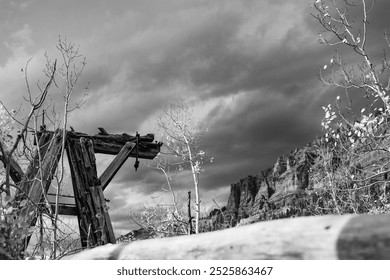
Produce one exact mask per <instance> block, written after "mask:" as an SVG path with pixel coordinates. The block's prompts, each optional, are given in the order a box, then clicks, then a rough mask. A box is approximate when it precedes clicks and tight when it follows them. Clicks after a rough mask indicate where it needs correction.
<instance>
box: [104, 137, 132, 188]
mask: <svg viewBox="0 0 390 280" xmlns="http://www.w3.org/2000/svg"><path fill="white" fill-rule="evenodd" d="M135 146H136V144H135V143H134V142H127V143H126V144H125V145H124V146H123V148H122V149H121V150H120V151H119V153H118V154H117V156H116V157H115V158H114V160H113V161H112V162H111V163H110V165H109V166H108V167H107V168H106V170H104V172H103V174H102V175H101V176H100V177H99V180H100V183H101V186H102V189H103V191H104V189H105V188H106V187H107V185H108V184H109V183H110V182H111V180H112V178H114V176H115V174H116V173H117V172H118V170H119V169H120V168H121V167H122V165H123V164H124V163H125V161H126V160H127V158H128V157H129V155H130V153H131V152H132V151H133V149H134V148H135Z"/></svg>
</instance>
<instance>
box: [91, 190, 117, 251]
mask: <svg viewBox="0 0 390 280" xmlns="http://www.w3.org/2000/svg"><path fill="white" fill-rule="evenodd" d="M96 190H97V192H98V196H99V198H100V204H101V205H102V212H103V215H104V228H105V230H106V235H107V238H108V240H107V241H108V243H111V244H115V243H116V238H115V234H114V228H113V227H112V223H111V218H110V215H109V213H108V206H107V204H106V200H105V199H104V194H103V189H102V187H101V186H99V185H97V186H96Z"/></svg>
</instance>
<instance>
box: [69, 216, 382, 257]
mask: <svg viewBox="0 0 390 280" xmlns="http://www.w3.org/2000/svg"><path fill="white" fill-rule="evenodd" d="M62 259H70V260H79V259H91V260H92V259H93V260H109V259H115V260H130V259H141V260H147V259H149V260H150V259H154V260H159V259H160V260H162V259H277V260H281V259H390V214H386V215H361V216H357V215H343V216H320V217H301V218H291V219H280V220H274V221H267V222H259V223H255V224H251V225H245V226H240V227H235V228H231V229H226V230H221V231H214V232H208V233H202V234H197V235H190V236H180V237H171V238H163V239H152V240H143V241H135V242H132V243H128V244H115V245H111V244H108V245H104V246H100V247H97V248H94V249H90V250H84V251H82V252H80V253H76V254H73V255H69V256H65V257H63V258H62Z"/></svg>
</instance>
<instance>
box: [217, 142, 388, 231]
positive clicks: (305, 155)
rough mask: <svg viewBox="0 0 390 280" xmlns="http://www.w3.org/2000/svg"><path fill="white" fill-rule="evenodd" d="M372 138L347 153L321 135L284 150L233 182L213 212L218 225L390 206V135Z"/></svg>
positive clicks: (373, 210) (381, 209)
mask: <svg viewBox="0 0 390 280" xmlns="http://www.w3.org/2000/svg"><path fill="white" fill-rule="evenodd" d="M369 140H370V139H369V138H368V139H365V140H364V141H362V144H360V146H358V147H359V148H356V149H355V150H354V152H353V153H352V154H348V153H346V152H344V151H343V149H342V148H340V147H339V148H338V150H337V149H336V148H335V147H336V145H334V143H329V142H327V143H325V142H324V139H323V138H322V139H321V138H319V139H316V140H315V141H313V142H311V143H309V144H307V145H306V146H304V147H302V148H298V149H295V150H294V151H291V152H290V153H289V154H286V155H283V156H280V157H279V158H277V160H276V162H275V164H274V165H273V166H272V167H271V168H268V169H266V170H263V171H261V172H259V173H258V174H257V175H252V176H248V177H246V178H243V179H241V180H239V181H238V182H236V183H234V184H232V185H231V191H230V196H229V199H228V202H227V205H226V208H224V209H222V210H223V211H221V210H219V211H213V212H212V213H211V214H210V218H211V219H212V222H213V226H214V229H220V228H224V227H232V226H235V225H237V224H238V225H240V224H246V223H252V222H256V221H264V220H271V219H277V218H286V217H292V216H302V215H304V216H307V215H323V214H343V213H356V214H362V213H376V214H377V213H386V212H387V211H390V196H389V194H390V184H389V183H388V181H389V177H390V152H389V151H390V150H388V149H387V147H388V146H389V145H390V139H388V138H387V137H384V138H383V140H382V141H378V140H376V139H374V140H375V141H372V143H371V142H369ZM373 144H375V145H376V146H375V147H376V148H375V149H373V148H372V146H374V145H373ZM382 146H383V147H384V148H382V149H379V148H377V147H382ZM325 182H326V183H325Z"/></svg>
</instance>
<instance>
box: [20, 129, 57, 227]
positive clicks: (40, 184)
mask: <svg viewBox="0 0 390 280" xmlns="http://www.w3.org/2000/svg"><path fill="white" fill-rule="evenodd" d="M61 144H62V130H57V131H56V132H55V133H54V134H53V137H51V139H50V141H49V142H48V143H47V147H42V148H43V150H44V151H41V153H43V158H42V162H41V164H40V166H41V168H38V166H36V165H35V164H36V163H35V162H33V163H32V165H31V166H33V167H32V168H33V169H34V170H33V171H32V172H27V176H32V175H33V174H35V176H34V178H33V179H32V180H29V179H28V178H27V179H26V180H22V182H21V184H20V189H21V190H24V192H28V199H27V204H26V206H25V207H24V208H22V209H21V212H20V213H21V214H20V215H21V216H26V217H27V220H26V222H27V223H29V224H30V225H32V226H33V225H35V221H36V213H37V211H38V210H39V209H37V206H39V205H40V203H41V201H42V196H43V194H44V193H47V191H48V189H49V187H50V184H51V180H52V178H53V175H54V172H55V171H56V169H57V165H58V161H59V159H60V157H61ZM18 199H21V198H18Z"/></svg>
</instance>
